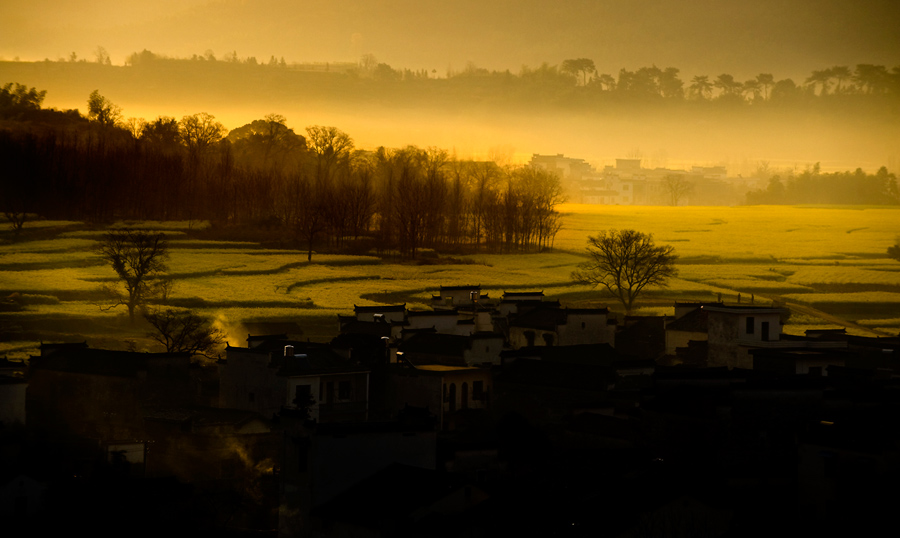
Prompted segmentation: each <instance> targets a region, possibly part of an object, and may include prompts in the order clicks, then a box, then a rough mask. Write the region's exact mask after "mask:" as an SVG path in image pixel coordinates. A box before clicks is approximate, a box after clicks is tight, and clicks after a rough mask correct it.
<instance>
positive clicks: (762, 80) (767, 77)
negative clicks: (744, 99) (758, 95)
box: [756, 73, 775, 101]
mask: <svg viewBox="0 0 900 538" xmlns="http://www.w3.org/2000/svg"><path fill="white" fill-rule="evenodd" d="M756 81H757V82H759V85H760V86H762V88H763V98H764V99H765V100H766V101H768V100H769V86H771V85H773V84H775V77H774V76H772V74H771V73H760V74H758V75H756Z"/></svg>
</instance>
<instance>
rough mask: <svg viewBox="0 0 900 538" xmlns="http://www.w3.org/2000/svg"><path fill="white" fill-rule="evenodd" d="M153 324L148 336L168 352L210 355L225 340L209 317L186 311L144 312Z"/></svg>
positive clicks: (171, 309) (168, 309)
mask: <svg viewBox="0 0 900 538" xmlns="http://www.w3.org/2000/svg"><path fill="white" fill-rule="evenodd" d="M144 319H146V320H147V322H148V323H150V325H152V326H153V329H154V331H153V332H151V333H149V334H148V336H149V337H150V338H152V339H154V340H156V341H157V342H159V343H160V344H162V345H164V346H165V347H166V352H168V353H190V354H191V355H203V356H204V357H208V358H211V357H212V353H213V351H215V349H216V348H218V347H219V346H221V345H222V344H223V343H224V341H225V334H224V333H223V332H222V331H220V330H218V329H216V328H214V327H212V326H211V324H210V322H209V320H208V319H206V318H203V317H201V316H198V315H197V314H194V313H193V312H190V311H188V310H178V309H175V308H165V309H158V310H150V311H148V312H146V313H144Z"/></svg>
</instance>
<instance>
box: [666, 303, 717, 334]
mask: <svg viewBox="0 0 900 538" xmlns="http://www.w3.org/2000/svg"><path fill="white" fill-rule="evenodd" d="M707 320H708V316H707V311H706V310H703V309H700V308H698V309H696V310H692V311H691V312H689V313H687V314H685V315H683V316H681V317H680V318H678V319H676V320H675V321H673V322H672V323H669V324H668V325H666V330H667V331H683V332H691V333H705V332H707V331H708V328H709V327H708V321H707Z"/></svg>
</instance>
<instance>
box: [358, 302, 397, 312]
mask: <svg viewBox="0 0 900 538" xmlns="http://www.w3.org/2000/svg"><path fill="white" fill-rule="evenodd" d="M353 311H354V312H356V313H357V314H360V313H363V312H366V313H370V314H378V313H380V312H406V303H403V304H396V305H377V306H357V305H353Z"/></svg>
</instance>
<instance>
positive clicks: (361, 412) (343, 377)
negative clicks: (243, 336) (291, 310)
mask: <svg viewBox="0 0 900 538" xmlns="http://www.w3.org/2000/svg"><path fill="white" fill-rule="evenodd" d="M248 340H249V341H251V342H252V341H253V340H252V339H248ZM295 350H296V352H295ZM219 377H220V407H225V408H230V409H244V410H247V411H255V412H257V413H260V414H261V415H263V416H265V417H272V416H274V415H277V414H278V413H280V412H281V410H282V409H293V410H296V409H306V410H308V412H309V416H310V418H311V419H313V420H316V421H319V422H331V421H354V420H365V419H366V416H367V413H368V398H369V389H368V387H369V370H368V369H367V368H364V367H361V366H359V365H358V364H356V363H354V362H352V361H350V360H347V359H345V358H343V357H341V356H340V355H338V354H337V353H335V352H334V351H332V350H331V349H330V347H329V346H328V345H326V344H315V343H309V342H296V341H290V340H282V339H280V338H277V337H276V338H273V339H262V340H259V341H258V343H256V344H255V345H254V346H253V347H246V348H240V347H231V346H228V347H227V348H226V350H225V359H224V360H222V361H220V362H219Z"/></svg>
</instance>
